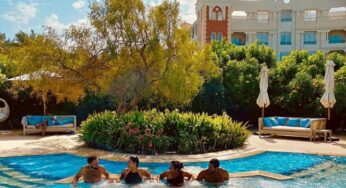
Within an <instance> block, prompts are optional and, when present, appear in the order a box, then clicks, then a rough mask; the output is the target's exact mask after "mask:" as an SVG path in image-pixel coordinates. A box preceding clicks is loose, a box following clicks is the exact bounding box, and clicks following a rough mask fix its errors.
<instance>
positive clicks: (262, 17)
mask: <svg viewBox="0 0 346 188" xmlns="http://www.w3.org/2000/svg"><path fill="white" fill-rule="evenodd" d="M268 20H269V13H268V11H260V12H257V21H258V22H260V23H267V22H268Z"/></svg>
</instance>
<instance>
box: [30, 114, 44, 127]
mask: <svg viewBox="0 0 346 188" xmlns="http://www.w3.org/2000/svg"><path fill="white" fill-rule="evenodd" d="M26 121H27V123H28V125H37V124H41V123H42V122H43V119H42V116H28V117H27V118H26Z"/></svg>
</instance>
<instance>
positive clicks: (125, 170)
mask: <svg viewBox="0 0 346 188" xmlns="http://www.w3.org/2000/svg"><path fill="white" fill-rule="evenodd" d="M129 171H130V169H128V168H125V169H124V170H123V172H122V174H127V173H129Z"/></svg>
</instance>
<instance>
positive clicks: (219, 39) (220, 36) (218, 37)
mask: <svg viewBox="0 0 346 188" xmlns="http://www.w3.org/2000/svg"><path fill="white" fill-rule="evenodd" d="M216 40H218V41H222V33H221V32H219V33H218V34H217V39H216Z"/></svg>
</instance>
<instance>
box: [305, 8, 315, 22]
mask: <svg viewBox="0 0 346 188" xmlns="http://www.w3.org/2000/svg"><path fill="white" fill-rule="evenodd" d="M316 18H317V11H316V10H306V11H304V21H306V22H314V21H316Z"/></svg>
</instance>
